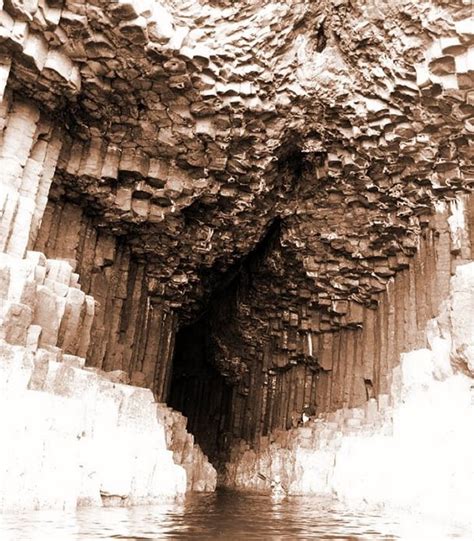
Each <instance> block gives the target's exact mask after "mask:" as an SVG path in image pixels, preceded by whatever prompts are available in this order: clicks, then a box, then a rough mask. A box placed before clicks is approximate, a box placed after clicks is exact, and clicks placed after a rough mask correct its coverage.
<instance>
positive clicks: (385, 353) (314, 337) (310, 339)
mask: <svg viewBox="0 0 474 541" xmlns="http://www.w3.org/2000/svg"><path fill="white" fill-rule="evenodd" d="M473 212H474V206H473V197H472V195H471V196H464V197H461V198H460V199H458V200H457V201H454V202H452V203H451V204H450V205H445V206H441V207H439V209H438V212H437V213H435V214H433V215H432V216H431V218H430V219H429V221H426V226H425V228H424V230H423V233H422V234H421V236H420V239H419V243H418V246H417V250H416V253H415V255H413V256H412V257H406V256H404V255H402V256H399V257H398V258H393V260H392V264H393V269H394V270H395V269H396V271H397V272H396V273H395V272H394V273H393V276H392V278H391V279H390V280H389V281H388V285H387V288H386V291H384V292H382V293H379V294H378V299H377V305H376V307H374V308H367V307H364V306H362V305H359V308H358V312H357V314H355V315H354V320H353V321H354V322H350V323H348V324H346V326H345V327H342V328H340V329H339V330H336V331H334V332H321V329H320V328H319V326H318V325H319V322H320V319H319V315H318V314H316V318H315V320H314V322H313V321H312V320H311V319H306V320H305V321H303V322H302V321H301V319H300V321H299V329H298V332H296V330H295V332H294V335H293V336H294V337H293V343H292V344H291V343H289V341H288V335H287V333H286V331H285V330H283V331H282V332H283V334H284V335H285V336H283V337H282V334H281V333H280V334H278V333H277V332H274V333H272V334H273V335H272V336H271V337H270V338H269V337H268V336H267V335H266V333H264V332H263V333H261V334H260V335H258V336H259V338H260V341H255V342H253V343H252V349H251V350H250V353H249V350H248V349H246V343H245V338H246V336H245V334H244V331H242V328H241V327H239V324H240V325H241V323H239V319H238V314H237V313H238V310H239V309H240V307H241V306H242V304H244V305H245V304H247V303H249V304H251V302H252V300H251V299H252V298H253V290H252V289H251V288H250V289H246V287H245V283H246V280H243V283H244V285H242V284H240V286H239V288H240V289H239V294H238V295H237V296H236V297H235V298H234V299H233V301H231V300H229V299H232V296H230V297H229V298H228V299H227V301H226V299H225V298H219V302H220V303H223V304H225V303H226V304H227V306H226V308H225V313H226V316H225V317H224V312H223V311H222V310H218V311H217V316H215V318H214V319H213V316H212V315H211V316H210V318H211V321H213V324H212V325H211V328H213V331H212V332H213V333H214V335H215V336H216V337H215V340H217V342H219V340H225V339H226V338H227V341H226V344H227V345H228V346H229V349H228V350H227V351H226V353H227V357H226V358H227V359H232V358H236V359H238V360H239V362H240V363H241V362H242V358H246V359H249V358H250V361H246V366H247V367H248V368H247V370H246V371H244V372H243V373H241V374H240V379H239V380H238V381H237V382H236V383H235V382H234V385H233V395H232V408H231V411H230V414H229V418H228V419H227V420H226V422H225V425H226V426H228V434H227V441H228V442H231V446H232V445H234V446H235V445H236V444H237V442H238V441H239V440H242V441H243V442H244V443H243V445H244V446H245V445H247V446H248V445H250V446H253V445H254V444H255V443H257V442H258V441H260V438H261V436H265V435H268V434H269V433H271V432H272V431H273V430H275V429H290V428H292V427H295V426H297V425H298V424H299V422H300V420H301V415H302V413H303V411H310V412H311V414H312V415H316V414H319V413H327V412H331V411H335V410H338V409H340V408H353V407H359V406H362V405H363V404H365V403H366V402H367V400H369V399H371V398H374V397H377V396H379V395H386V394H387V393H388V391H389V389H390V387H391V384H392V381H391V374H392V371H393V369H394V367H395V366H397V365H398V363H399V360H400V355H401V354H402V353H403V352H404V351H409V350H412V349H417V348H423V347H425V346H426V333H425V328H426V324H427V322H428V321H429V320H430V319H432V318H433V317H435V316H436V315H437V314H438V312H439V308H440V304H441V302H442V301H443V300H444V299H445V298H446V296H447V294H448V292H449V284H450V279H451V276H452V275H453V274H454V273H455V270H456V267H457V265H459V264H461V263H464V262H466V261H469V260H470V259H471V258H472V253H471V246H472V239H471V238H470V236H469V235H471V236H472V221H473ZM257 285H258V282H257ZM304 311H305V307H304V306H301V307H300V314H301V313H304ZM236 314H237V315H236ZM240 321H241V320H240ZM313 325H314V326H313ZM302 327H303V328H306V329H307V330H306V331H305V332H302V331H301V328H302ZM229 329H231V330H229ZM236 329H237V331H236ZM232 333H234V334H235V333H236V334H235V335H234V336H233V337H232V339H231V338H229V336H230V334H232ZM242 336H243V337H244V338H243V339H242ZM282 344H283V346H282ZM214 348H215V350H214V351H212V348H210V352H209V359H210V361H211V362H214V363H216V364H217V365H218V361H217V362H216V355H217V354H216V346H215V341H214ZM232 348H233V349H232ZM298 348H299V349H300V351H301V354H300V357H299V360H294V361H293V362H292V361H291V360H290V359H291V355H292V354H293V355H294V353H295V350H298ZM282 350H283V351H282ZM288 350H289V351H288ZM217 351H218V352H220V350H219V347H217ZM285 354H286V355H285ZM303 354H304V355H303ZM250 355H253V357H250ZM244 356H245V357H244ZM282 357H283V362H282Z"/></svg>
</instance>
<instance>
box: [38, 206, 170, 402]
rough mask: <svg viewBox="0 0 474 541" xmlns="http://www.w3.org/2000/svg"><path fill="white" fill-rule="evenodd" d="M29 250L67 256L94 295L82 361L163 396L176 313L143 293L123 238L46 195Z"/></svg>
mask: <svg viewBox="0 0 474 541" xmlns="http://www.w3.org/2000/svg"><path fill="white" fill-rule="evenodd" d="M34 248H35V250H38V251H41V252H44V253H45V254H46V255H47V256H48V257H50V258H57V259H63V260H67V261H70V262H72V264H73V265H74V267H75V271H76V272H77V273H78V274H79V276H80V280H81V287H82V289H83V291H85V292H87V294H90V295H91V296H92V297H94V299H95V301H96V305H95V306H96V307H95V317H94V321H93V324H92V329H91V341H90V345H89V348H88V352H87V365H88V366H95V367H97V368H100V369H102V370H105V371H108V372H109V371H114V370H122V371H124V372H125V373H126V374H128V376H129V378H130V381H131V382H132V384H134V385H142V386H145V387H149V388H150V389H152V390H153V391H154V393H155V396H156V397H157V399H158V400H159V401H161V402H164V401H165V399H166V396H167V392H168V388H169V384H170V373H171V372H170V371H171V361H172V356H173V346H174V334H175V329H176V315H175V314H174V312H173V311H172V310H170V308H169V307H168V306H166V305H165V304H164V303H163V302H160V299H159V298H156V297H154V296H152V295H150V294H149V292H148V287H147V265H146V263H144V262H142V261H139V260H137V258H136V257H134V256H133V255H132V254H131V250H130V248H129V247H128V246H127V244H126V243H125V242H123V241H121V239H120V238H117V237H115V236H113V235H111V234H108V233H107V232H104V231H100V230H98V229H97V227H96V226H95V224H94V219H93V217H90V216H88V215H87V214H85V213H84V211H83V209H82V208H81V207H80V206H79V205H76V204H74V203H70V202H65V201H64V200H54V199H53V200H50V201H49V203H48V205H47V207H46V210H45V214H44V217H43V220H42V223H41V228H40V230H39V233H38V236H37V239H36V242H35V245H34Z"/></svg>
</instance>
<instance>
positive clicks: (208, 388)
mask: <svg viewBox="0 0 474 541" xmlns="http://www.w3.org/2000/svg"><path fill="white" fill-rule="evenodd" d="M211 360H212V349H211V344H210V332H209V320H208V318H207V317H205V316H204V317H202V318H201V319H199V320H198V321H196V322H195V323H192V324H190V325H188V326H185V327H182V328H181V329H180V330H179V331H178V332H177V335H176V346H175V352H174V359H173V374H172V379H171V387H170V392H169V396H168V405H169V406H171V407H172V408H173V409H175V410H178V411H180V412H181V413H183V415H184V416H185V417H187V419H188V425H187V430H188V432H191V433H192V434H193V435H194V437H195V440H196V443H198V444H199V445H200V447H201V449H202V450H203V452H204V453H205V454H206V455H207V456H208V458H209V459H210V460H211V461H212V462H213V463H214V465H216V464H218V463H219V462H220V461H221V460H224V458H225V457H224V456H223V455H222V453H223V451H224V450H225V449H226V448H227V444H228V441H229V431H230V427H229V423H230V413H231V407H232V394H233V387H232V386H231V385H229V384H228V382H226V380H225V378H224V377H223V376H222V375H221V374H220V373H219V372H218V370H217V369H216V368H215V367H214V366H213V364H212V362H211Z"/></svg>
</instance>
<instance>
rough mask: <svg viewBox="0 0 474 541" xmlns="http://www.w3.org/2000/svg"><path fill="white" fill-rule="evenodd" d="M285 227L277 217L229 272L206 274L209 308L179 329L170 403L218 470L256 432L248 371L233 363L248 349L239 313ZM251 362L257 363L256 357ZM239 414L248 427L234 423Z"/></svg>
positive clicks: (241, 421)
mask: <svg viewBox="0 0 474 541" xmlns="http://www.w3.org/2000/svg"><path fill="white" fill-rule="evenodd" d="M281 225H282V220H281V219H280V218H279V217H278V216H277V217H275V218H274V219H273V220H271V221H270V222H269V223H268V225H267V228H266V231H265V233H264V235H263V236H262V238H261V239H260V241H259V242H258V243H257V244H256V246H255V247H254V249H253V250H252V251H250V252H249V253H248V254H246V255H245V256H244V257H242V258H241V259H240V260H239V261H237V262H236V263H234V264H233V265H232V266H231V267H229V268H228V269H227V270H226V272H224V273H220V272H219V271H217V270H213V269H212V270H211V271H210V272H208V273H207V282H208V285H209V290H210V294H209V297H208V298H207V299H206V309H205V311H204V312H203V313H202V315H201V317H200V318H199V319H198V320H196V321H194V322H191V323H189V324H187V325H183V326H182V327H181V328H180V329H179V330H178V332H177V333H176V339H175V350H174V357H173V365H172V366H173V368H172V378H171V386H170V391H169V395H168V401H167V403H168V405H169V406H170V407H172V408H173V409H175V410H178V411H180V412H181V413H183V415H184V416H185V417H187V418H188V424H187V429H188V431H189V432H191V433H192V434H193V435H194V437H195V440H196V442H197V443H198V444H199V445H200V447H201V449H202V450H203V452H204V453H205V454H206V455H207V456H208V458H209V459H210V460H211V462H213V464H214V466H215V467H216V468H218V469H219V467H220V466H223V465H224V464H225V462H226V461H227V460H228V458H229V456H228V453H229V451H230V448H231V445H232V444H233V443H234V441H235V440H236V439H237V440H238V439H240V438H242V437H244V439H249V438H250V432H252V433H253V432H254V431H255V427H254V429H253V430H251V428H250V427H251V426H253V424H255V423H256V420H255V419H253V417H254V412H251V411H249V410H248V407H247V408H244V409H242V400H243V399H244V400H245V397H246V396H247V394H248V389H245V388H246V387H247V386H248V381H250V380H249V375H250V374H249V373H248V370H249V369H248V368H247V369H245V370H247V372H245V371H244V373H241V374H237V373H235V372H234V371H233V367H235V364H233V361H235V359H236V358H240V356H241V355H242V353H243V348H244V347H245V344H244V343H243V342H244V340H243V336H242V335H241V334H240V331H239V327H238V323H237V321H236V313H237V311H238V306H239V305H240V303H241V302H242V301H243V300H244V299H246V298H247V297H248V296H249V295H250V294H251V290H252V284H253V281H254V279H256V278H257V276H258V273H259V270H260V267H261V266H262V264H263V261H264V259H265V255H266V253H267V252H268V250H271V248H272V247H273V246H274V244H275V242H278V238H279V235H280V229H281ZM237 364H238V363H237ZM252 364H255V367H256V366H257V365H258V362H257V361H256V359H255V360H253V362H252ZM239 366H240V367H245V366H246V365H245V364H240V365H239ZM255 367H254V368H255ZM260 371H261V369H260ZM234 410H238V411H237V412H236V411H234ZM241 410H242V411H241ZM239 412H241V414H239ZM236 417H238V418H239V422H240V423H242V424H243V428H242V427H241V428H240V429H239V427H236V426H234V425H235V423H236ZM242 417H245V418H242ZM242 430H243V432H242ZM249 431H250V432H249ZM245 436H246V437H245Z"/></svg>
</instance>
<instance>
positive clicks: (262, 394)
mask: <svg viewBox="0 0 474 541" xmlns="http://www.w3.org/2000/svg"><path fill="white" fill-rule="evenodd" d="M0 7H3V9H2V11H1V19H0V97H3V101H2V102H1V105H0V130H1V136H0V137H1V141H0V166H1V167H2V180H1V187H2V191H1V193H0V197H1V199H0V201H1V204H2V209H3V214H2V216H1V223H0V248H1V250H2V251H4V252H5V253H7V254H9V255H10V256H16V257H23V256H24V255H25V253H26V250H30V251H31V250H33V249H34V250H35V251H38V252H44V253H45V254H46V256H47V258H48V260H53V259H56V260H66V261H68V262H69V263H70V266H69V268H71V265H72V270H71V276H74V280H76V281H77V280H80V283H81V291H83V292H84V294H82V293H77V291H79V289H77V288H75V287H74V285H72V286H71V284H70V282H68V280H66V278H64V277H63V276H62V275H61V277H60V279H59V280H56V281H59V283H60V284H62V285H60V286H56V285H54V288H55V289H54V288H53V289H54V294H58V288H60V289H61V295H60V296H61V298H63V297H65V298H66V299H68V300H67V302H66V304H67V306H66V308H65V310H67V317H66V318H65V321H67V322H68V323H67V324H66V323H64V325H63V324H61V325H60V327H59V329H57V328H56V327H57V326H58V325H56V324H55V323H54V321H53V320H52V321H51V329H50V333H49V334H48V332H49V331H48V332H46V330H43V332H42V333H41V335H38V337H36V338H35V337H33V336H32V337H31V340H35V339H38V340H46V341H49V340H51V342H52V343H53V342H54V339H55V338H56V334H57V333H59V334H58V336H59V337H60V340H61V343H60V344H59V345H60V347H64V349H65V351H66V352H67V353H69V352H70V353H71V354H74V355H85V353H84V351H83V349H84V348H86V346H88V347H87V348H86V349H87V355H86V357H87V364H88V365H90V366H94V367H96V368H98V369H101V370H105V371H116V370H121V371H123V372H124V373H125V376H124V377H125V378H127V377H128V378H130V380H131V381H132V383H134V384H136V385H141V386H146V387H150V388H152V389H153V391H154V393H155V396H156V397H157V398H158V399H159V400H160V401H165V400H168V398H169V397H170V396H171V397H172V401H173V400H175V401H176V402H179V401H180V397H179V396H178V395H179V392H178V391H176V392H175V396H174V398H173V389H172V388H173V376H172V359H173V354H174V343H175V334H176V331H177V330H178V329H181V330H182V331H183V329H186V328H189V326H192V325H195V324H196V322H197V321H201V322H202V321H204V323H202V325H204V327H205V328H206V339H205V341H204V342H203V344H204V345H203V347H205V350H206V359H207V361H209V362H210V363H211V364H212V365H213V366H214V368H215V369H216V371H217V373H218V374H219V375H220V377H221V379H222V381H221V383H220V385H221V391H222V392H221V391H220V393H221V394H220V395H219V397H221V395H222V402H223V403H226V404H228V406H226V408H227V410H226V411H227V413H226V414H225V416H224V417H225V419H224V420H221V421H222V422H219V423H217V424H216V426H219V431H220V432H221V433H222V438H223V439H224V440H226V441H227V440H228V439H229V438H230V439H240V438H243V439H244V440H246V441H254V440H256V438H258V437H260V436H261V435H265V434H267V433H268V432H269V431H271V430H272V429H274V428H278V427H281V428H286V427H287V426H288V424H291V422H292V421H291V419H292V416H293V415H294V414H296V415H298V414H300V413H301V409H302V408H303V407H305V405H308V407H319V408H324V409H325V410H330V409H334V408H338V407H341V406H343V405H345V406H349V405H356V403H358V402H360V401H364V400H366V399H367V396H368V395H370V393H375V394H378V393H383V392H386V388H387V381H386V375H387V374H388V370H389V368H390V367H391V365H392V364H393V363H394V362H395V360H396V359H398V353H399V352H400V351H399V350H400V348H403V347H407V346H406V344H404V342H403V340H404V339H405V338H408V334H405V335H403V337H401V336H400V333H401V332H402V331H401V329H402V328H403V329H405V327H410V329H411V330H412V331H413V330H414V328H415V327H416V328H417V329H418V330H420V332H421V329H422V327H423V326H424V324H425V323H426V321H427V320H428V319H429V318H430V317H433V315H435V313H436V312H435V311H436V309H437V302H438V292H437V291H432V294H430V295H428V293H426V292H424V291H423V288H420V287H416V284H417V281H419V282H420V283H425V281H427V280H429V279H430V277H433V276H434V274H433V273H439V274H440V275H441V274H442V273H448V274H447V275H446V279H448V278H449V272H450V270H451V269H450V266H451V265H452V264H453V265H455V263H452V261H454V262H456V261H457V262H459V261H464V260H467V259H469V257H471V254H470V247H471V244H470V243H471V242H472V241H471V240H470V239H469V238H467V237H464V236H463V234H460V236H459V238H455V239H454V238H453V239H451V235H450V232H449V231H448V229H447V227H448V226H447V225H446V223H445V222H443V220H446V219H447V214H446V212H447V211H446V210H445V211H443V212H445V214H446V215H445V216H444V218H440V216H443V214H442V212H441V213H440V212H438V211H439V209H440V208H441V207H443V208H445V209H446V208H447V206H449V205H456V204H457V203H455V201H458V200H459V201H461V200H462V201H465V209H464V210H461V211H459V212H458V214H461V215H463V216H465V221H466V222H467V223H469V222H472V204H469V203H468V199H467V197H466V193H467V192H469V190H470V188H471V187H472V173H473V170H472V133H473V130H474V120H473V119H474V116H473V111H474V108H473V90H472V87H473V85H472V83H473V69H474V68H473V43H474V38H473V30H472V29H473V27H474V25H473V21H472V18H471V5H470V2H467V1H461V2H460V1H455V0H452V1H449V0H446V1H441V0H422V1H421V2H418V1H415V0H403V1H399V2H390V1H388V0H371V1H370V2H367V1H365V0H351V1H349V0H323V1H321V2H314V1H312V0H286V1H276V0H264V1H261V2H253V1H250V0H239V1H232V2H231V1H225V0H221V1H219V0H214V1H211V0H209V1H205V0H200V1H198V0H185V1H177V0H161V1H154V0H120V1H113V2H110V1H107V2H106V1H102V0H94V1H89V2H86V1H82V0H43V1H35V0H31V1H29V2H24V1H20V0H5V1H4V2H2V1H0ZM463 198H464V199H463ZM453 215H454V214H453ZM460 230H462V228H460ZM473 230H474V228H473ZM416 254H417V256H416V257H415V258H414V257H413V256H415V255H416ZM60 267H61V268H59V267H58V268H57V269H56V268H55V267H54V265H53V266H52V268H51V269H50V270H49V271H48V272H50V273H52V276H53V277H52V278H51V280H53V281H54V280H55V279H56V278H55V277H56V275H58V274H61V272H62V270H61V269H63V267H62V266H60ZM68 272H69V271H68ZM441 278H443V277H442V276H440V279H441ZM0 279H3V278H0ZM46 279H47V278H46ZM443 279H444V278H443ZM440 283H444V282H442V280H441V282H440ZM51 284H52V283H48V284H47V285H45V289H44V290H42V293H41V295H42V297H41V299H39V301H38V306H39V307H38V308H37V309H36V310H37V311H38V310H39V311H47V310H48V306H49V304H50V303H52V302H56V301H54V295H53V294H51V293H50V290H51V287H53V285H51ZM67 288H72V293H71V294H70V295H69V293H66V294H65V295H64V294H63V293H64V292H63V290H64V291H66V289H67ZM387 288H388V289H387ZM425 289H426V290H428V289H429V287H427V288H425ZM76 290H77V291H76ZM68 291H69V289H68ZM75 291H76V292H75ZM395 291H398V293H396V292H395ZM415 291H416V294H415ZM25 294H26V293H25ZM38 294H39V293H38ZM87 296H90V297H91V298H92V297H93V298H94V299H95V301H96V304H95V317H94V320H93V322H91V339H90V344H85V342H84V341H83V342H81V341H80V340H79V341H78V338H77V336H74V333H72V332H71V330H70V329H71V328H73V326H74V325H76V324H77V322H78V321H79V318H84V317H86V315H87V313H89V314H90V315H91V314H92V307H90V308H89V312H87V309H86V308H84V306H85V304H84V303H87V301H86V300H84V299H86V297H87ZM388 297H390V298H391V299H393V302H395V303H397V302H399V303H400V306H401V307H402V308H400V310H404V312H403V313H404V314H405V315H404V316H403V318H404V320H403V323H402V322H401V321H399V320H398V319H397V318H398V317H401V316H399V315H396V314H400V313H402V312H400V311H395V310H394V309H393V305H391V304H390V302H388V301H386V299H387V298H388ZM87 298H88V297H87ZM410 301H413V303H412V305H411V304H410ZM15 302H17V305H14V306H13V305H12V306H10V305H9V306H7V307H5V310H10V311H11V317H14V318H18V321H22V322H23V323H22V324H21V325H19V326H18V328H17V329H12V328H8V325H7V326H6V327H5V326H4V327H5V329H3V327H2V329H3V330H2V332H3V333H6V334H5V336H7V335H8V339H9V340H12V341H13V342H15V341H16V340H24V339H25V340H26V338H25V337H23V335H21V333H22V332H23V331H21V329H26V328H27V327H28V325H30V326H31V325H34V319H31V318H34V314H30V313H29V312H28V309H24V308H23V306H27V307H28V306H30V305H29V304H28V303H22V302H21V300H19V301H15ZM61 302H63V301H61ZM377 307H378V308H379V309H378V310H377V311H375V310H374V309H376V308H377ZM30 311H31V308H30ZM9 313H10V312H9ZM43 317H46V315H45V314H43V315H41V318H43ZM91 317H92V316H91ZM7 319H8V320H9V321H10V320H11V319H10V316H9V317H8V318H7ZM30 319H31V321H30ZM56 323H58V324H59V322H56ZM199 324H201V323H199ZM68 325H69V327H68ZM30 328H31V327H30ZM395 331H397V332H398V333H399V334H397V333H396V332H395ZM15 333H16V334H15ZM18 333H19V334H18ZM183 333H184V334H182V335H181V336H186V331H185V330H184V331H183ZM17 334H18V336H17ZM13 335H15V336H13ZM20 335H21V336H20ZM53 335H54V336H53ZM370 335H372V339H373V340H371V339H369V338H367V339H364V340H365V341H364V343H363V344H362V342H361V338H360V337H361V336H366V337H369V336H370ZM409 335H410V338H409V339H410V340H414V341H416V340H417V338H416V336H417V335H416V333H415V332H410V333H409ZM420 336H421V335H420ZM81 348H82V349H81ZM78 350H80V353H78ZM185 357H186V356H185ZM186 358H187V357H186ZM185 360H186V359H185ZM186 362H187V361H186ZM183 363H184V364H183V366H185V362H184V361H183ZM357 363H359V364H357ZM182 375H183V374H181V373H177V374H176V373H175V378H176V377H177V378H178V379H179V378H180V377H181V376H182ZM183 377H184V376H183ZM206 385H207V383H206V382H204V383H203V384H202V385H201V387H199V389H198V390H196V389H195V392H196V393H197V395H199V396H201V397H208V396H209V392H208V391H209V389H207V388H206ZM206 389H207V390H206ZM329 389H335V391H334V392H332V391H330V390H329ZM176 393H177V394H176ZM226 397H227V398H226ZM207 399H208V398H199V399H198V400H201V401H202V400H204V401H205V400H207ZM220 399H221V398H219V400H220ZM216 400H217V399H216ZM211 402H212V400H211ZM229 404H230V406H229ZM203 410H205V408H203ZM229 412H230V413H229ZM185 413H186V412H185ZM203 415H205V413H203ZM226 434H227V435H226Z"/></svg>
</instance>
